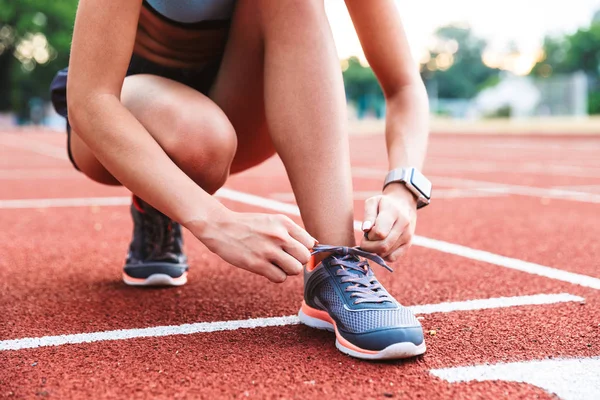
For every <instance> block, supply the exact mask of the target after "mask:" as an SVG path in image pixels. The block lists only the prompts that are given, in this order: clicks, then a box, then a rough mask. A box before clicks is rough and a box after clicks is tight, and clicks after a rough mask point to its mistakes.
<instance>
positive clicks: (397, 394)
mask: <svg viewBox="0 0 600 400" xmlns="http://www.w3.org/2000/svg"><path fill="white" fill-rule="evenodd" d="M63 142H64V136H63V135H60V134H51V133H38V134H36V133H26V134H18V135H17V134H14V133H12V134H11V133H3V134H0V188H1V190H0V226H2V230H0V365H1V366H2V368H1V369H0V398H4V397H7V398H32V397H35V396H41V397H51V398H85V397H88V398H148V397H156V398H180V397H183V398H246V397H252V398H314V397H317V396H321V397H323V396H326V397H328V398H329V397H331V398H359V397H360V398H388V397H392V398H425V397H428V398H453V399H472V398H500V397H501V398H523V399H525V398H527V399H529V398H543V399H545V398H555V395H554V394H551V393H550V392H552V391H554V392H555V393H556V394H558V396H562V397H563V398H573V397H569V396H573V395H574V394H573V392H572V389H573V388H574V387H580V388H584V389H585V388H587V389H589V390H590V391H592V392H593V391H594V390H596V389H597V390H598V392H599V393H600V386H598V385H600V382H599V381H594V380H593V379H591V380H590V379H584V378H582V376H583V375H584V374H582V373H580V372H581V371H578V370H577V369H571V370H570V371H568V374H571V375H569V376H568V377H567V379H566V381H567V382H568V385H563V386H569V385H570V388H569V387H558V388H556V387H550V388H548V385H547V382H545V381H544V380H543V379H542V380H541V381H539V380H537V381H536V379H534V378H531V377H530V376H529V375H527V374H526V373H525V372H523V375H522V378H523V379H521V380H522V381H524V382H523V383H517V382H509V381H508V380H511V378H510V377H506V378H503V377H502V376H500V377H496V378H495V379H493V380H486V381H484V382H474V381H468V382H461V383H452V382H450V381H448V380H444V379H440V378H437V377H436V376H434V375H433V373H432V371H434V370H437V369H445V368H451V367H466V366H472V365H481V364H496V363H516V362H519V363H521V364H518V365H521V366H522V365H528V364H527V363H528V362H532V361H535V360H545V359H557V358H558V359H562V358H564V359H568V360H581V361H589V360H592V361H593V360H596V358H595V357H598V356H600V339H599V336H600V325H599V323H600V287H597V288H596V287H594V285H595V284H596V283H597V282H600V280H598V279H599V278H600V245H598V241H597V238H598V237H599V236H600V224H599V223H598V222H599V214H600V200H598V197H599V193H600V192H599V191H598V187H599V186H600V162H598V161H597V159H596V155H597V154H598V151H600V138H594V137H586V138H583V137H582V138H566V137H535V136H530V137H500V136H449V135H448V136H446V135H439V136H433V137H432V139H431V147H430V149H431V150H430V156H429V158H428V161H427V167H426V171H427V173H428V174H429V175H431V176H435V178H434V184H435V185H436V188H438V190H439V192H440V197H439V198H436V199H435V200H434V203H433V205H432V206H431V207H428V208H427V209H425V210H423V212H422V213H420V215H419V225H418V229H417V233H418V234H419V235H422V236H424V237H427V238H433V239H438V240H441V241H444V242H447V243H452V244H457V245H461V246H464V247H467V248H470V249H476V250H484V251H487V252H489V253H493V254H495V255H502V256H506V257H510V258H511V260H513V261H510V262H509V264H510V265H513V264H514V263H518V262H519V260H522V261H528V262H530V263H535V265H537V266H541V267H550V268H552V269H553V271H556V270H558V271H559V272H560V271H567V272H571V273H575V274H579V275H578V276H580V277H581V276H582V279H583V282H584V285H576V284H573V283H569V282H567V281H565V280H564V279H563V280H561V279H554V278H552V277H548V276H539V275H534V274H531V273H528V272H524V271H519V270H514V269H509V268H506V267H505V266H501V265H497V264H495V263H493V262H484V261H480V260H475V259H473V258H472V257H471V256H469V254H470V253H468V252H466V253H464V254H458V255H457V254H448V253H446V252H442V251H440V249H435V248H426V247H419V246H415V247H413V249H411V252H410V254H409V255H408V256H407V257H405V258H404V259H403V260H402V261H400V262H398V263H396V265H394V267H395V269H396V272H395V273H394V274H389V273H387V272H386V271H384V270H381V271H378V275H379V277H380V278H381V280H382V281H383V283H384V284H385V285H386V286H387V287H388V289H389V290H390V292H392V293H393V294H394V295H395V296H396V297H397V298H398V299H399V300H400V301H401V302H402V303H403V304H406V305H425V304H432V305H436V304H439V303H445V302H465V301H468V300H476V299H481V300H486V299H497V298H501V299H500V300H492V303H493V305H494V306H503V308H490V309H483V308H481V307H474V309H472V310H469V311H450V312H443V311H442V310H440V309H438V311H437V312H433V313H427V314H423V315H422V323H423V326H424V328H425V329H426V331H427V344H428V352H427V353H426V354H425V356H423V357H420V358H418V359H415V360H410V361H404V362H393V363H369V362H363V361H359V360H355V359H352V358H349V357H347V356H344V355H342V354H341V353H339V352H338V351H337V350H336V349H335V347H334V339H333V336H332V335H331V334H329V333H327V332H320V331H314V330H311V329H309V328H306V327H303V326H301V325H287V326H280V327H258V328H248V329H237V330H228V331H217V332H205V333H195V334H190V335H184V336H182V335H168V336H163V337H146V338H140V337H138V338H133V339H127V340H105V341H98V342H94V343H79V344H65V345H60V346H50V347H40V348H19V349H13V350H6V349H3V347H2V346H3V344H6V343H8V342H7V341H9V340H13V339H21V338H39V337H43V336H58V335H70V334H78V333H94V332H102V331H112V330H116V329H135V328H150V327H159V326H165V325H173V326H180V325H182V324H189V323H197V322H207V323H211V322H219V321H236V320H247V319H249V318H259V319H261V321H263V320H264V319H265V318H271V317H281V316H289V315H293V314H295V313H296V312H297V309H298V306H299V303H300V301H301V299H302V292H301V290H302V283H301V280H300V279H299V278H293V279H289V280H288V281H287V282H286V283H284V284H282V285H274V284H271V283H268V282H266V281H264V280H263V279H261V278H259V277H257V276H253V275H249V274H248V273H246V272H244V271H241V270H238V269H235V268H233V267H231V266H229V265H227V264H225V263H224V262H222V261H221V260H220V259H219V258H218V257H217V256H215V255H213V254H210V253H209V252H208V251H207V250H206V249H205V248H204V246H203V245H202V244H200V243H199V242H197V241H195V240H194V239H193V237H192V236H191V235H187V234H186V239H187V251H188V253H189V256H190V262H191V266H192V267H191V271H190V282H189V284H188V285H186V286H185V287H182V288H175V289H142V290H140V289H135V288H130V287H126V286H124V285H123V284H122V283H121V281H120V274H121V263H122V261H123V257H124V255H125V251H126V247H127V241H128V239H129V237H130V231H131V222H130V220H129V215H128V209H127V206H125V205H115V206H98V205H94V204H93V201H91V200H90V202H88V203H89V204H88V203H86V205H80V206H70V207H46V206H45V205H44V204H43V202H40V201H39V200H38V202H33V203H25V202H23V201H20V200H27V199H49V198H51V199H70V198H82V199H84V200H85V199H89V198H92V197H112V198H117V199H118V198H125V200H126V197H127V196H128V194H127V191H126V190H124V189H122V188H108V187H103V186H101V185H96V184H94V183H92V182H89V181H87V180H86V179H85V178H84V177H83V176H81V174H79V173H77V172H74V171H73V170H72V168H71V167H70V165H69V163H68V161H66V158H65V155H64V153H62V147H61V146H62V145H63ZM352 149H353V165H354V166H355V167H357V169H356V177H355V192H356V197H357V201H356V217H357V219H360V217H361V216H362V210H361V207H362V201H361V200H360V197H361V196H364V192H370V191H377V190H378V189H379V187H380V182H381V177H380V176H379V175H378V171H381V170H384V169H385V166H386V163H385V152H384V147H383V138H382V136H377V135H375V136H370V137H353V138H352ZM359 150H360V151H359ZM513 166H519V167H518V168H517V167H514V168H513ZM511 168H512V170H511ZM544 171H547V172H544ZM445 178H447V179H445ZM449 178H452V179H449ZM464 181H478V182H484V183H485V182H488V183H490V182H491V183H493V184H497V185H504V186H507V185H508V186H520V187H526V188H530V189H531V188H533V190H531V192H532V193H529V194H522V193H521V194H518V193H513V192H511V191H510V190H508V191H505V192H502V193H489V192H485V191H477V190H479V189H481V188H480V187H475V192H477V194H478V196H472V195H471V194H470V193H467V192H465V189H464V188H465V186H464ZM482 185H483V184H482ZM476 186H477V185H476ZM484 186H485V185H484ZM227 187H228V188H229V189H232V190H236V191H239V192H244V193H250V194H253V195H257V196H261V197H263V198H267V199H285V198H286V196H288V197H289V193H290V192H291V189H290V186H289V184H288V183H287V181H286V177H285V173H284V170H283V167H282V165H281V162H280V161H279V160H277V159H273V160H270V161H268V162H267V163H265V164H264V165H262V166H260V167H258V168H255V169H253V170H251V171H248V172H247V173H245V174H243V175H240V176H236V177H234V178H232V179H231V180H230V182H229V183H228V185H227ZM554 187H560V188H559V189H560V190H567V191H570V192H577V193H579V194H578V195H577V196H579V197H578V199H577V200H572V199H571V200H568V199H561V198H557V197H556V196H555V195H554V194H553V192H551V190H552V188H554ZM575 187H576V188H575ZM528 190H529V189H528ZM540 190H541V192H540ZM442 194H449V195H448V196H446V197H444V196H442ZM450 195H451V196H450ZM457 196H458V197H457ZM461 196H462V197H461ZM9 200H10V201H9ZM15 200H19V201H17V202H15ZM223 202H224V203H225V204H226V205H227V206H229V207H231V208H234V209H236V210H239V211H260V212H265V208H263V207H258V206H250V205H247V204H244V203H241V202H239V201H231V200H223ZM17 206H18V207H20V208H14V207H17ZM267 211H269V210H268V209H267ZM270 211H271V212H274V211H273V210H270ZM295 218H297V217H295ZM511 263H512V264H511ZM375 268H377V267H375ZM559 276H562V275H559ZM560 294H565V295H566V296H571V297H569V298H570V300H568V301H562V302H558V300H557V301H556V302H554V301H549V303H550V304H538V305H531V304H527V303H526V302H525V303H523V304H521V303H519V301H521V300H520V299H523V298H524V297H522V296H536V295H551V297H552V296H554V295H560ZM511 299H512V300H515V301H516V302H517V305H512V306H510V304H509V302H510V301H511ZM582 299H584V300H582ZM461 304H463V303H461ZM519 304H520V305H519ZM519 368H522V367H519V366H516V367H515V369H516V370H518V369H519ZM545 372H547V371H542V370H541V373H545ZM512 380H514V379H512ZM527 382H529V383H527ZM570 390H571V391H570ZM575 395H577V393H575ZM582 398H583V397H582ZM589 398H593V397H589Z"/></svg>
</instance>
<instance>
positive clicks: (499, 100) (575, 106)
mask: <svg viewBox="0 0 600 400" xmlns="http://www.w3.org/2000/svg"><path fill="white" fill-rule="evenodd" d="M591 87H592V84H591V82H590V80H589V79H588V77H587V76H586V74H585V73H583V72H576V73H573V74H565V75H553V76H551V77H548V78H534V77H530V76H515V75H512V74H505V75H504V76H503V77H502V79H501V80H500V82H499V83H498V84H497V85H495V86H493V87H490V88H486V89H484V90H482V91H481V92H480V93H479V94H478V95H477V96H476V97H474V98H473V99H438V98H435V90H430V91H429V94H430V104H431V110H432V113H433V114H436V115H443V116H449V117H453V118H468V119H476V118H485V117H512V118H523V117H536V116H586V115H587V114H588V101H589V93H590V90H591Z"/></svg>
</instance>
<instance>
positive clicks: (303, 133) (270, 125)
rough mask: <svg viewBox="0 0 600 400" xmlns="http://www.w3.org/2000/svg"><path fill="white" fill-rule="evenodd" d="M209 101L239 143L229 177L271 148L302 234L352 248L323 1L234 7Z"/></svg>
mask: <svg viewBox="0 0 600 400" xmlns="http://www.w3.org/2000/svg"><path fill="white" fill-rule="evenodd" d="M260 78H262V79H260ZM211 98H212V99H213V100H214V101H215V102H216V103H217V104H218V105H219V106H220V107H221V108H222V109H223V111H225V114H226V115H227V116H228V117H229V119H230V121H231V122H232V124H233V126H234V128H235V130H236V133H237V136H238V152H237V154H236V157H235V158H234V162H233V165H232V171H236V170H241V169H245V168H247V167H248V166H250V165H253V164H256V163H257V162H259V161H262V159H264V158H266V157H268V156H269V155H270V154H271V153H272V149H273V147H274V149H275V150H276V151H277V153H278V154H279V155H280V157H281V159H282V160H283V163H284V165H285V168H286V170H287V173H288V175H289V178H290V181H291V184H292V187H293V190H294V193H295V195H296V199H297V202H298V205H299V207H300V210H301V213H302V219H303V221H304V224H305V226H306V228H307V230H308V232H309V233H310V234H311V235H313V236H314V237H316V238H317V239H318V240H319V241H321V242H322V243H328V244H335V245H347V246H351V245H354V243H355V241H354V233H353V232H354V230H353V199H352V180H351V175H350V172H351V171H350V157H349V145H348V137H347V133H346V125H345V123H346V122H345V121H346V111H345V110H346V105H345V96H344V88H343V81H342V76H341V70H340V65H339V61H338V58H337V54H336V50H335V46H334V43H333V38H332V35H331V31H330V28H329V24H328V21H327V18H326V15H325V10H324V7H323V2H322V0H283V1H270V0H239V1H238V3H237V9H236V13H235V15H234V19H233V22H232V30H231V34H230V39H229V43H228V47H227V50H226V52H225V56H224V59H223V63H222V66H221V71H220V73H219V77H218V78H217V82H216V84H215V86H214V88H213V91H212V92H211ZM263 100H264V101H263ZM271 143H272V145H271ZM271 146H273V147H271ZM260 149H263V150H265V151H264V153H265V154H261V155H260V157H257V156H256V151H257V150H260ZM261 157H263V158H262V159H261Z"/></svg>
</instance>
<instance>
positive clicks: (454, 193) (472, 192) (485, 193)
mask: <svg viewBox="0 0 600 400" xmlns="http://www.w3.org/2000/svg"><path fill="white" fill-rule="evenodd" d="M380 194H381V190H379V191H375V190H373V191H356V192H354V200H366V199H368V198H369V197H373V196H377V195H380ZM501 196H506V194H502V193H490V192H489V190H485V189H483V190H479V189H436V190H435V199H436V200H442V199H464V198H480V197H481V198H484V197H501ZM269 197H271V198H272V199H275V200H279V201H287V202H295V201H296V198H295V196H294V193H292V192H278V193H271V194H270V195H269Z"/></svg>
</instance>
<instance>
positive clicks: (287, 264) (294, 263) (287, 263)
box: [270, 249, 308, 275]
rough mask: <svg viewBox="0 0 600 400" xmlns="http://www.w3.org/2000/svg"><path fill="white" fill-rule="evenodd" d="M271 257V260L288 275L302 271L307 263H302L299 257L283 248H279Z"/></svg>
mask: <svg viewBox="0 0 600 400" xmlns="http://www.w3.org/2000/svg"><path fill="white" fill-rule="evenodd" d="M305 250H306V249H305ZM270 258H271V259H270V261H271V262H272V263H273V264H275V265H276V266H278V267H279V268H281V269H282V270H283V272H285V273H286V274H287V275H298V274H299V273H301V272H302V265H303V264H306V262H305V263H301V262H300V261H298V259H297V258H295V257H294V256H292V255H290V254H288V253H287V252H285V251H283V250H277V251H276V252H275V254H273V255H272V256H271V257H270ZM307 262H308V260H307Z"/></svg>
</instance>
